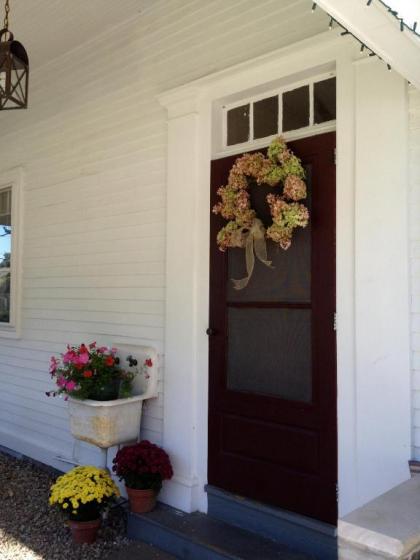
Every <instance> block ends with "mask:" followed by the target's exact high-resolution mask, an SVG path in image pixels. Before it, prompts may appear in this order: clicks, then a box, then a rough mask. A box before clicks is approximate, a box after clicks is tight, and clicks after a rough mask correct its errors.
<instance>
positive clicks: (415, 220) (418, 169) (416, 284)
mask: <svg viewBox="0 0 420 560" xmlns="http://www.w3.org/2000/svg"><path fill="white" fill-rule="evenodd" d="M409 178H410V209H409V212H410V261H411V263H410V264H411V294H412V296H411V331H412V355H411V363H412V394H413V458H414V459H417V460H420V91H419V90H416V89H414V88H412V89H410V93H409Z"/></svg>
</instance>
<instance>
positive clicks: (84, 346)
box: [79, 344, 88, 354]
mask: <svg viewBox="0 0 420 560" xmlns="http://www.w3.org/2000/svg"><path fill="white" fill-rule="evenodd" d="M79 352H80V354H87V352H88V349H87V348H86V345H85V344H81V345H80V348H79Z"/></svg>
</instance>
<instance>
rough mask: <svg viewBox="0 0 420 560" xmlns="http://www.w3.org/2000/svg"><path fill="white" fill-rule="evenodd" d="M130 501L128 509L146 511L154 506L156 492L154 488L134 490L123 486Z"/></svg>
mask: <svg viewBox="0 0 420 560" xmlns="http://www.w3.org/2000/svg"><path fill="white" fill-rule="evenodd" d="M125 488H126V490H127V494H128V499H129V501H130V511H132V512H133V513H147V512H148V511H152V509H153V508H154V507H155V506H156V492H155V491H154V490H135V489H134V488H129V487H128V486H126V487H125Z"/></svg>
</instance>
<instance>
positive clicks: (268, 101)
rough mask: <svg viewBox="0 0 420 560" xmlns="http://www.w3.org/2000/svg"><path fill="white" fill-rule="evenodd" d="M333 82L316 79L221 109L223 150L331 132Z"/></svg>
mask: <svg viewBox="0 0 420 560" xmlns="http://www.w3.org/2000/svg"><path fill="white" fill-rule="evenodd" d="M335 120H336V78H335V76H334V75H332V74H331V73H329V74H328V75H323V76H318V77H316V78H312V79H311V80H306V81H303V82H299V83H296V84H293V85H288V86H287V87H283V88H281V89H277V90H274V91H270V92H267V93H265V94H263V95H258V96H255V97H251V98H248V99H243V100H241V101H237V102H235V103H231V104H226V105H224V106H223V142H222V145H223V149H224V150H229V149H232V148H235V147H241V148H242V147H252V145H253V144H256V145H258V144H261V142H262V141H264V140H267V143H268V141H269V140H270V138H272V137H274V136H276V135H278V134H287V135H290V136H294V137H300V136H309V135H311V134H313V133H319V132H321V131H326V130H327V129H333V128H334V126H335Z"/></svg>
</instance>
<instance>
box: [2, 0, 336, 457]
mask: <svg viewBox="0 0 420 560" xmlns="http://www.w3.org/2000/svg"><path fill="white" fill-rule="evenodd" d="M107 1H108V2H111V0H107ZM65 17H67V16H66V12H65V11H64V12H63V18H65ZM327 23H328V19H327V18H326V16H325V15H323V14H322V12H321V10H317V11H316V13H315V14H311V11H310V3H308V2H307V0H298V1H295V0H282V1H281V2H279V1H278V0H263V1H262V2H258V3H255V1H254V0H230V1H229V2H226V1H225V0H212V2H207V1H206V0H188V1H186V0H171V1H169V0H166V1H163V0H162V1H158V2H156V4H155V6H154V7H153V9H150V10H146V12H145V13H144V14H142V15H140V16H139V17H138V18H136V19H133V20H132V21H131V22H127V23H125V24H123V25H120V26H119V27H118V28H117V29H115V30H114V31H112V32H111V33H107V34H103V35H101V36H98V37H97V38H96V39H94V40H91V41H89V42H88V43H86V44H85V45H82V46H79V47H77V48H76V49H75V50H73V51H69V52H68V53H66V54H65V55H64V56H61V57H60V58H59V59H56V60H53V61H52V62H49V63H48V64H46V65H44V66H42V67H40V68H36V69H35V70H33V71H32V73H31V81H30V108H29V110H28V111H20V112H19V111H18V112H11V113H8V114H4V113H3V114H2V115H1V116H0V128H1V135H0V175H1V172H2V171H5V170H7V169H10V168H13V167H16V166H22V167H23V168H24V170H25V175H26V181H25V219H24V243H23V263H24V269H23V305H22V338H21V339H20V340H5V339H1V338H0V445H4V446H7V447H11V448H13V449H15V450H18V451H21V452H23V453H27V454H29V455H32V456H34V457H35V458H37V459H39V460H42V461H46V462H49V463H52V464H54V465H56V466H57V467H59V468H65V467H66V464H65V463H61V462H60V461H57V460H56V459H55V455H62V456H66V457H68V456H69V455H71V453H72V446H73V440H72V438H71V436H70V434H69V431H68V421H67V411H66V406H65V403H64V402H63V401H61V400H57V399H52V398H50V399H48V398H47V397H45V396H44V391H45V390H48V389H49V388H50V384H49V376H48V361H49V357H50V356H51V354H53V353H58V352H60V351H62V350H63V347H64V345H65V344H67V343H79V342H81V341H85V342H90V341H92V340H97V341H98V342H99V343H105V344H109V343H114V344H117V343H118V342H121V343H122V342H126V343H131V344H133V343H140V344H147V345H149V344H152V345H155V346H157V348H158V351H159V353H160V354H161V355H162V356H163V353H164V330H163V325H164V309H165V302H164V290H165V262H164V256H165V198H166V192H165V190H166V189H165V185H166V177H165V168H166V116H165V111H164V110H163V109H162V108H161V107H160V106H159V105H158V103H157V101H156V95H157V94H158V93H160V92H162V91H164V90H166V89H169V88H172V87H175V86H176V85H178V84H183V83H185V82H187V81H189V80H192V79H194V78H198V77H200V76H203V75H206V74H208V73H210V72H214V71H216V70H219V69H222V68H226V67H229V66H230V65H232V64H235V63H239V62H241V61H245V60H247V59H249V58H251V57H255V56H258V55H259V54H263V53H265V52H269V51H271V50H274V49H276V48H279V47H282V46H284V45H287V44H290V43H293V42H295V41H298V40H300V39H303V38H305V37H308V36H311V35H313V34H315V33H318V32H321V31H324V30H325V29H326V26H327ZM46 25H47V26H48V25H52V23H48V22H47V23H46ZM35 27H36V26H35ZM54 37H55V39H54V40H57V37H56V36H54ZM19 38H20V39H21V40H22V41H23V42H25V41H24V40H25V37H19ZM52 48H53V47H52ZM29 55H30V53H29ZM180 219H182V216H180ZM179 319H180V328H182V317H180V318H179ZM162 363H163V362H162ZM160 372H161V375H160V377H161V381H160V385H159V387H160V393H159V398H158V399H156V400H155V401H154V402H150V403H149V404H148V405H147V406H146V410H145V413H144V416H143V422H142V435H143V437H147V438H150V439H152V440H153V441H156V442H158V443H159V442H160V441H161V437H162V423H163V408H162V402H163V399H162V391H163V382H162V378H163V367H162V368H161V370H160ZM79 447H80V446H79ZM77 456H78V458H81V459H82V460H83V461H86V460H88V459H90V458H92V460H94V457H95V456H94V454H93V449H92V448H90V447H89V446H87V445H84V444H83V445H82V446H81V447H80V449H78V450H77Z"/></svg>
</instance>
